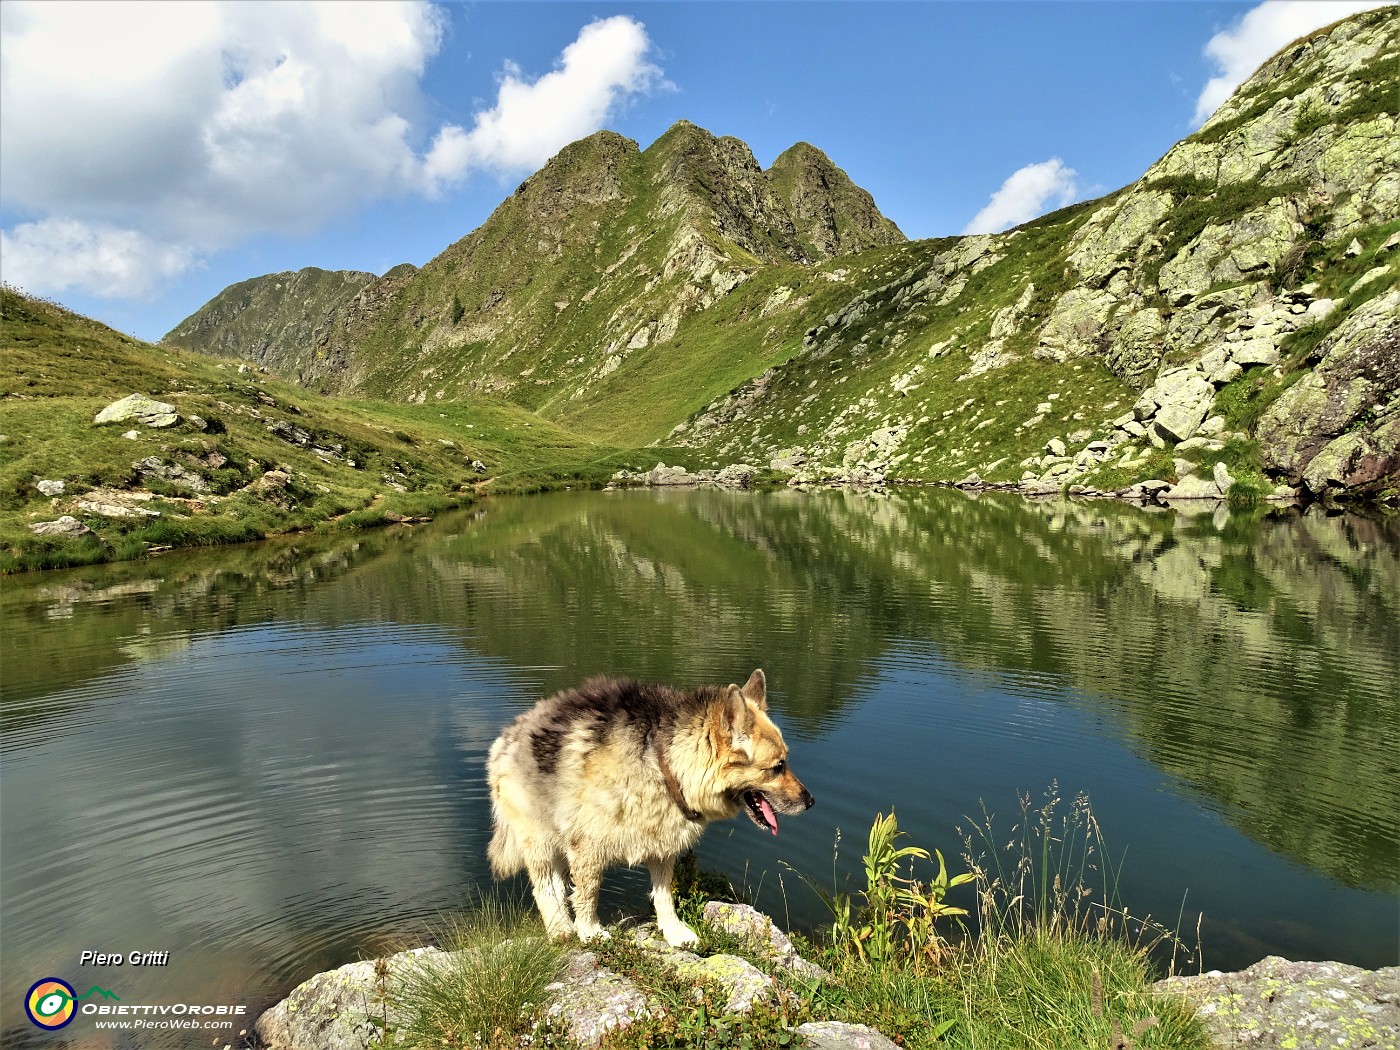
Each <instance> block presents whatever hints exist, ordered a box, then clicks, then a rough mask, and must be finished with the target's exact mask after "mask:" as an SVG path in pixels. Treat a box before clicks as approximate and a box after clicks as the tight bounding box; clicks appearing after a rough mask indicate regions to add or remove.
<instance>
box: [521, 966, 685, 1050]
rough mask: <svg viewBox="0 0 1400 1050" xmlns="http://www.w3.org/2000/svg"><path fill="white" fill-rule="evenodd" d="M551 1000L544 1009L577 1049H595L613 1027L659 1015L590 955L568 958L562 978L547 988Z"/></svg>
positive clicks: (632, 987)
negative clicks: (550, 994) (579, 1047)
mask: <svg viewBox="0 0 1400 1050" xmlns="http://www.w3.org/2000/svg"><path fill="white" fill-rule="evenodd" d="M549 991H550V992H551V993H552V994H553V995H554V1001H553V1002H551V1003H550V1005H549V1006H548V1008H547V1009H546V1010H545V1016H546V1017H547V1018H549V1019H550V1021H552V1022H554V1023H556V1024H559V1025H562V1026H563V1027H564V1029H565V1030H566V1031H567V1032H568V1033H569V1037H570V1038H571V1039H572V1040H573V1041H574V1042H576V1043H578V1044H579V1046H583V1047H592V1046H597V1045H598V1044H599V1043H600V1042H601V1041H602V1039H603V1036H605V1035H607V1033H608V1032H610V1031H612V1030H613V1029H615V1028H626V1027H627V1026H628V1025H629V1024H631V1023H632V1022H633V1021H635V1020H637V1019H638V1018H640V1017H647V1016H652V1015H654V1014H657V1013H659V1012H660V1009H661V1008H660V1007H659V1006H657V1005H656V1004H655V1003H652V1002H651V1001H650V1000H648V999H647V997H646V995H645V994H644V993H643V992H642V990H641V989H639V988H638V987H637V986H636V985H635V984H633V983H632V982H631V981H629V980H628V979H627V978H626V977H623V976H622V975H621V974H618V973H614V972H613V971H612V970H610V969H608V968H607V967H606V966H603V965H602V964H600V963H599V962H598V957H597V956H596V955H594V954H593V953H592V952H586V951H585V952H574V953H573V954H572V955H570V956H569V961H568V964H567V966H566V968H565V971H564V975H563V976H562V977H561V978H560V979H559V980H558V981H556V982H555V983H554V984H551V985H550V986H549Z"/></svg>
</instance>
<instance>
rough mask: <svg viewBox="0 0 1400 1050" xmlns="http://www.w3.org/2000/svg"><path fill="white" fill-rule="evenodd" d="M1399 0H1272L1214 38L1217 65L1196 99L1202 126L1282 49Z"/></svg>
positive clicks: (1209, 48) (1210, 53)
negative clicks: (1358, 14) (1298, 40)
mask: <svg viewBox="0 0 1400 1050" xmlns="http://www.w3.org/2000/svg"><path fill="white" fill-rule="evenodd" d="M1392 2H1393V0H1266V2H1265V3H1262V4H1260V5H1259V6H1258V7H1255V8H1252V9H1251V10H1249V11H1248V12H1246V13H1245V14H1244V16H1243V17H1242V18H1240V20H1239V21H1237V22H1236V23H1235V24H1234V25H1232V26H1230V28H1228V29H1223V30H1221V31H1220V32H1219V33H1216V34H1215V36H1213V37H1211V38H1210V40H1209V41H1208V42H1207V43H1206V46H1205V55H1206V57H1207V58H1209V59H1210V60H1211V62H1212V63H1213V64H1214V66H1215V69H1216V71H1217V72H1216V75H1215V76H1213V77H1211V78H1210V80H1208V81H1207V82H1206V86H1205V87H1204V88H1203V89H1202V90H1201V94H1200V97H1199V98H1198V99H1197V100H1196V114H1195V118H1194V122H1195V125H1194V126H1197V127H1199V126H1200V125H1201V124H1204V123H1205V122H1206V120H1208V119H1209V118H1210V115H1211V114H1212V113H1214V112H1215V111H1216V110H1217V109H1219V108H1220V104H1221V103H1222V102H1224V101H1225V100H1226V99H1227V98H1229V97H1230V96H1231V95H1232V94H1233V93H1234V91H1235V89H1236V88H1237V87H1239V86H1240V85H1241V84H1243V83H1244V82H1245V81H1246V80H1248V79H1249V77H1250V76H1251V75H1252V74H1253V73H1254V71H1255V70H1256V69H1258V68H1259V67H1260V66H1261V65H1263V64H1264V63H1265V62H1266V61H1268V60H1269V58H1271V57H1272V56H1273V54H1274V52H1276V51H1278V50H1279V49H1280V48H1282V47H1284V46H1285V45H1286V44H1289V43H1291V42H1292V41H1294V40H1296V39H1298V37H1300V36H1306V35H1307V34H1309V33H1311V32H1312V31H1313V30H1314V29H1321V28H1322V27H1323V26H1325V25H1330V24H1331V23H1333V22H1336V21H1337V20H1338V19H1342V18H1346V17H1347V16H1348V15H1352V14H1355V13H1356V12H1357V11H1365V10H1368V9H1370V8H1373V7H1385V6H1386V5H1387V4H1389V3H1392Z"/></svg>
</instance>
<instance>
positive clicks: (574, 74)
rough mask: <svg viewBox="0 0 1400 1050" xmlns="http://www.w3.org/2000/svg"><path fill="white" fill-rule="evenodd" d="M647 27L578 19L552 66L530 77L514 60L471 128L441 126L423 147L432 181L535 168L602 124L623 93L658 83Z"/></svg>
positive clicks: (619, 21)
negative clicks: (470, 172)
mask: <svg viewBox="0 0 1400 1050" xmlns="http://www.w3.org/2000/svg"><path fill="white" fill-rule="evenodd" d="M650 49H651V44H650V42H649V41H648V40H647V35H646V30H645V29H643V27H642V26H641V25H640V24H639V23H637V22H634V21H632V20H631V19H630V18H626V17H624V16H622V15H617V16H614V17H612V18H605V19H599V20H598V21H595V22H591V23H589V24H588V25H586V26H584V27H583V30H582V31H581V32H580V33H579V35H578V39H577V40H575V41H574V42H573V43H572V44H570V45H569V46H568V47H566V48H565V49H564V53H563V54H562V55H560V57H559V62H558V64H557V67H556V68H555V69H554V70H553V71H552V72H549V73H546V74H545V75H544V76H542V77H540V78H539V79H538V80H536V81H534V82H530V81H528V80H526V79H524V78H523V77H522V76H521V73H520V70H519V69H518V68H516V67H515V66H513V65H510V66H507V67H506V70H505V72H504V74H503V75H502V77H501V84H500V91H499V93H498V95H497V98H496V105H495V106H493V107H492V108H491V109H489V110H486V111H484V112H482V113H479V114H477V117H476V124H475V126H474V127H473V128H472V130H471V131H470V132H466V131H463V130H462V129H461V128H459V127H455V126H449V127H446V128H443V130H442V132H440V133H439V135H438V137H437V139H436V140H434V142H433V147H432V149H431V150H430V151H429V153H428V157H427V162H426V165H425V167H426V174H427V176H428V177H429V179H430V181H433V182H436V181H441V180H450V179H452V178H455V177H459V176H460V175H461V174H462V173H463V172H464V171H465V170H466V169H467V168H469V167H471V168H486V167H489V168H497V169H512V168H536V167H538V166H539V165H541V164H543V163H544V162H545V161H546V160H548V159H549V158H550V157H551V156H553V155H554V154H555V153H557V152H558V151H559V149H560V147H562V146H564V145H567V144H568V143H570V142H572V141H574V140H575V139H578V138H582V137H583V136H584V135H587V134H590V133H591V132H593V131H596V130H597V129H598V128H600V127H602V124H603V120H604V118H605V117H606V116H607V114H608V112H609V111H610V110H611V109H612V108H613V107H614V106H615V105H616V104H617V103H618V102H620V101H622V100H625V99H626V98H627V97H629V96H631V95H634V94H637V93H639V92H644V91H649V90H652V89H653V88H655V87H658V86H660V85H661V84H662V83H663V81H662V79H661V70H660V69H658V68H657V67H656V66H654V65H652V64H651V63H650V62H649V61H647V57H646V56H647V52H648V51H649V50H650Z"/></svg>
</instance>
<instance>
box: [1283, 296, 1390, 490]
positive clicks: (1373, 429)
mask: <svg viewBox="0 0 1400 1050" xmlns="http://www.w3.org/2000/svg"><path fill="white" fill-rule="evenodd" d="M1317 354H1318V356H1320V357H1321V361H1320V363H1319V364H1318V365H1317V367H1316V368H1314V369H1313V371H1312V372H1311V373H1309V374H1308V375H1305V376H1304V377H1303V378H1302V379H1300V380H1299V381H1298V382H1296V383H1294V384H1293V385H1292V386H1291V387H1289V388H1288V390H1286V391H1285V392H1284V393H1283V395H1282V396H1281V397H1280V398H1279V399H1278V400H1277V401H1275V402H1274V404H1273V405H1272V406H1270V408H1269V410H1268V411H1267V412H1265V413H1264V415H1263V417H1262V418H1261V419H1260V421H1259V426H1258V429H1257V432H1256V436H1257V438H1258V440H1259V447H1260V452H1261V454H1262V457H1263V460H1264V465H1265V467H1266V468H1268V469H1270V470H1272V471H1277V472H1278V473H1281V474H1283V475H1284V476H1285V477H1286V478H1287V479H1288V480H1289V481H1290V482H1291V483H1293V484H1298V483H1299V482H1300V481H1301V482H1304V483H1306V484H1307V485H1308V488H1309V489H1310V490H1311V491H1312V492H1313V493H1314V494H1315V495H1317V494H1321V493H1322V492H1325V491H1328V490H1329V489H1331V488H1334V487H1345V488H1350V489H1359V490H1361V491H1366V490H1379V489H1381V488H1384V487H1386V486H1393V485H1394V484H1395V483H1396V477H1397V474H1400V456H1397V454H1396V453H1395V451H1394V449H1393V447H1392V446H1393V445H1394V437H1393V430H1392V428H1390V426H1389V423H1390V421H1391V420H1392V419H1393V418H1394V413H1395V411H1396V406H1395V403H1396V401H1397V399H1400V290H1392V291H1390V292H1389V293H1387V294H1386V295H1384V296H1380V297H1378V298H1376V299H1373V300H1371V301H1370V302H1368V303H1366V304H1364V305H1363V306H1361V307H1359V308H1358V309H1357V310H1356V311H1355V312H1354V313H1353V314H1352V315H1351V316H1350V317H1348V318H1347V319H1346V320H1345V321H1344V322H1343V323H1342V324H1341V325H1340V326H1339V327H1338V328H1337V330H1336V331H1335V332H1333V333H1332V334H1331V335H1330V336H1328V337H1327V338H1326V339H1324V340H1323V341H1322V343H1321V344H1320V345H1319V347H1318V350H1317ZM1343 435H1347V436H1348V437H1349V438H1353V439H1360V440H1348V441H1345V442H1343V443H1342V444H1340V445H1338V446H1337V447H1336V448H1333V449H1331V451H1330V453H1329V455H1328V457H1327V459H1326V460H1325V461H1324V463H1323V464H1320V465H1319V467H1318V469H1317V470H1314V471H1311V475H1310V473H1309V472H1310V468H1311V464H1312V462H1313V460H1314V458H1315V457H1317V456H1318V455H1319V453H1321V452H1322V451H1323V449H1324V448H1329V447H1330V446H1331V445H1332V443H1333V442H1334V441H1336V440H1337V439H1338V438H1341V437H1342V436H1343ZM1310 476H1311V480H1309V477H1310Z"/></svg>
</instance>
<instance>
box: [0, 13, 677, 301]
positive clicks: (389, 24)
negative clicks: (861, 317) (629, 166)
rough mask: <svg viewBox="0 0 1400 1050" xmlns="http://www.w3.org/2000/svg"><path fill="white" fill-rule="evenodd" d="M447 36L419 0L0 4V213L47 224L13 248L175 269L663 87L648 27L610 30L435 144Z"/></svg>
mask: <svg viewBox="0 0 1400 1050" xmlns="http://www.w3.org/2000/svg"><path fill="white" fill-rule="evenodd" d="M445 25H446V17H445V14H444V12H443V10H442V9H441V8H439V7H436V6H434V5H432V4H428V3H423V2H415V0H398V2H380V0H369V2H349V0H338V2H336V3H314V2H284V3H246V2H241V0H187V2H182V3H178V4H171V3H165V2H129V3H122V4H113V3H109V2H106V0H97V2H52V0H49V2H31V0H5V3H4V4H3V5H2V6H0V93H3V96H4V98H5V100H6V104H5V106H4V107H3V108H0V202H3V204H4V205H5V206H6V207H8V208H11V209H14V210H15V211H17V212H19V213H20V214H27V215H31V216H35V217H38V218H39V219H40V220H41V221H38V222H34V223H29V224H27V225H26V226H25V227H21V228H17V229H15V230H14V231H13V232H12V233H11V234H10V235H9V237H8V238H7V241H6V243H7V246H10V247H9V249H8V250H9V251H12V252H21V251H22V252H23V253H24V254H21V255H16V256H15V258H17V259H21V258H22V259H27V260H30V262H31V263H32V260H34V259H36V258H38V257H39V255H40V254H42V253H40V244H41V240H42V239H43V238H45V237H49V238H52V248H53V251H54V252H56V251H58V250H59V249H60V248H68V247H72V246H73V245H75V244H80V243H86V244H89V245H92V246H96V245H99V244H105V245H113V244H116V243H117V242H118V238H117V233H118V231H122V230H124V231H126V232H127V233H130V234H131V235H132V236H133V237H134V238H135V240H134V241H124V242H122V243H127V244H140V245H144V246H146V247H147V248H149V246H151V245H163V246H165V247H167V248H171V249H173V250H177V251H181V252H184V253H186V254H187V260H188V259H192V258H193V257H194V256H195V255H197V254H200V253H207V252H212V251H217V250H219V249H221V248H225V247H229V246H231V245H233V244H235V243H237V242H239V241H241V240H243V239H246V238H248V237H250V236H256V235H257V234H260V233H265V232H269V231H276V232H278V233H300V232H307V231H310V230H313V229H315V228H317V227H318V226H320V225H322V224H324V223H325V222H326V221H327V220H329V219H331V218H332V217H334V216H337V215H343V214H345V213H347V212H351V211H353V210H354V209H356V208H357V207H359V206H361V205H363V204H365V203H367V202H369V201H372V200H377V199H382V198H385V197H392V196H396V195H399V194H404V193H427V194H435V193H437V192H438V191H439V190H440V189H441V187H442V186H443V185H445V184H448V183H452V182H458V181H460V180H462V179H463V178H465V177H466V175H467V174H468V173H469V172H470V171H472V170H480V169H483V168H490V169H511V168H529V167H534V166H537V165H538V164H540V163H542V162H543V161H544V160H546V159H547V158H548V157H549V156H550V155H551V154H552V153H554V152H556V151H557V150H558V149H560V148H561V147H562V146H564V145H566V144H567V143H568V142H569V141H571V140H572V139H575V138H578V137H580V136H582V135H586V134H589V133H590V132H593V131H596V130H597V129H598V128H599V127H601V126H602V124H603V122H604V120H605V119H606V118H607V115H608V113H609V112H610V111H612V110H613V109H614V107H616V106H617V105H619V104H620V103H622V102H625V101H626V100H627V99H628V98H629V97H631V96H633V95H635V94H636V93H638V92H642V91H646V90H651V89H653V88H654V87H656V86H657V85H658V84H659V83H660V71H659V70H658V69H656V67H655V66H653V65H652V64H651V63H650V62H648V61H647V57H646V56H647V54H648V52H649V50H650V42H649V41H648V39H647V36H646V31H645V29H644V27H643V26H642V25H641V24H640V23H638V22H635V21H633V20H631V19H629V18H625V17H620V16H619V17H614V18H609V19H605V20H601V21H596V22H593V23H591V24H589V25H587V26H585V27H584V28H583V29H582V30H581V31H580V33H579V36H578V38H577V39H576V40H575V41H574V42H573V43H571V44H570V45H569V46H568V47H567V48H565V50H564V52H563V54H562V55H561V56H560V60H559V63H558V66H557V68H556V69H555V70H553V71H552V72H549V73H546V74H545V75H544V76H542V77H540V78H539V79H538V80H536V81H534V82H530V81H528V80H527V79H525V78H524V76H523V75H522V74H521V73H520V71H519V70H518V69H516V68H515V67H514V66H507V68H506V70H505V72H504V74H503V75H502V78H501V82H500V91H499V96H498V98H497V100H496V103H495V105H494V107H493V108H491V109H488V110H485V111H484V112H482V113H480V114H479V115H477V117H476V120H475V122H474V124H473V126H472V128H471V130H470V131H464V130H463V129H462V128H461V127H459V126H458V125H456V124H451V123H444V124H442V125H441V126H440V127H439V128H437V129H436V130H435V131H434V130H433V129H432V128H431V127H423V126H422V124H421V120H420V119H419V117H420V114H421V113H422V112H423V111H425V110H426V109H427V108H428V105H429V103H428V100H427V99H425V98H424V96H423V93H422V88H421V82H422V77H423V74H424V70H425V69H426V67H427V64H428V62H429V61H430V60H431V59H432V58H433V57H434V56H435V55H436V54H437V53H438V51H439V49H440V47H441V44H442V40H443V34H444V30H445ZM425 147H426V148H425ZM63 223H75V224H80V225H81V227H82V228H84V229H86V230H88V231H89V232H90V236H88V237H86V238H83V237H79V236H77V235H76V234H75V233H74V230H76V229H78V228H79V227H78V226H75V225H64V224H63ZM21 230H23V233H21ZM93 231H96V232H93ZM20 245H23V248H22V249H21V248H20V247H18V246H20ZM140 254H141V251H140V250H138V249H136V248H134V247H133V248H130V249H129V250H128V251H126V252H125V253H123V252H117V253H115V254H114V255H109V256H106V258H108V259H109V260H112V261H114V264H115V260H118V259H121V258H135V257H137V256H138V255H140ZM147 254H148V256H149V257H156V256H151V255H150V253H149V252H148V253H147ZM156 255H157V256H158V255H159V253H158V252H157V253H156ZM7 264H8V260H7ZM27 265H28V264H27ZM186 265H188V261H187V263H186ZM29 272H31V273H48V274H56V273H57V272H58V271H57V270H55V269H53V267H50V266H45V267H37V268H34V269H31V270H30V271H29ZM69 272H71V273H72V274H74V275H78V274H82V273H89V275H90V276H89V278H88V279H87V280H85V281H78V282H76V283H75V284H74V286H76V287H82V288H86V289H89V290H93V289H95V288H96V287H98V286H102V287H105V288H108V289H109V291H108V292H106V293H103V294H115V295H120V294H123V293H121V292H120V291H116V290H115V289H120V288H124V287H129V282H127V281H126V280H124V279H122V278H121V277H120V276H119V274H118V275H114V277H113V279H112V280H111V281H104V280H103V279H102V278H101V275H100V274H98V273H96V272H94V271H91V270H90V269H89V268H87V267H85V266H80V265H74V266H72V267H70V268H69ZM166 272H167V273H169V272H175V271H170V270H167V271H166ZM30 290H31V291H36V292H41V293H42V292H44V291H50V290H56V289H51V288H46V287H43V286H37V287H34V288H31V289H30Z"/></svg>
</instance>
